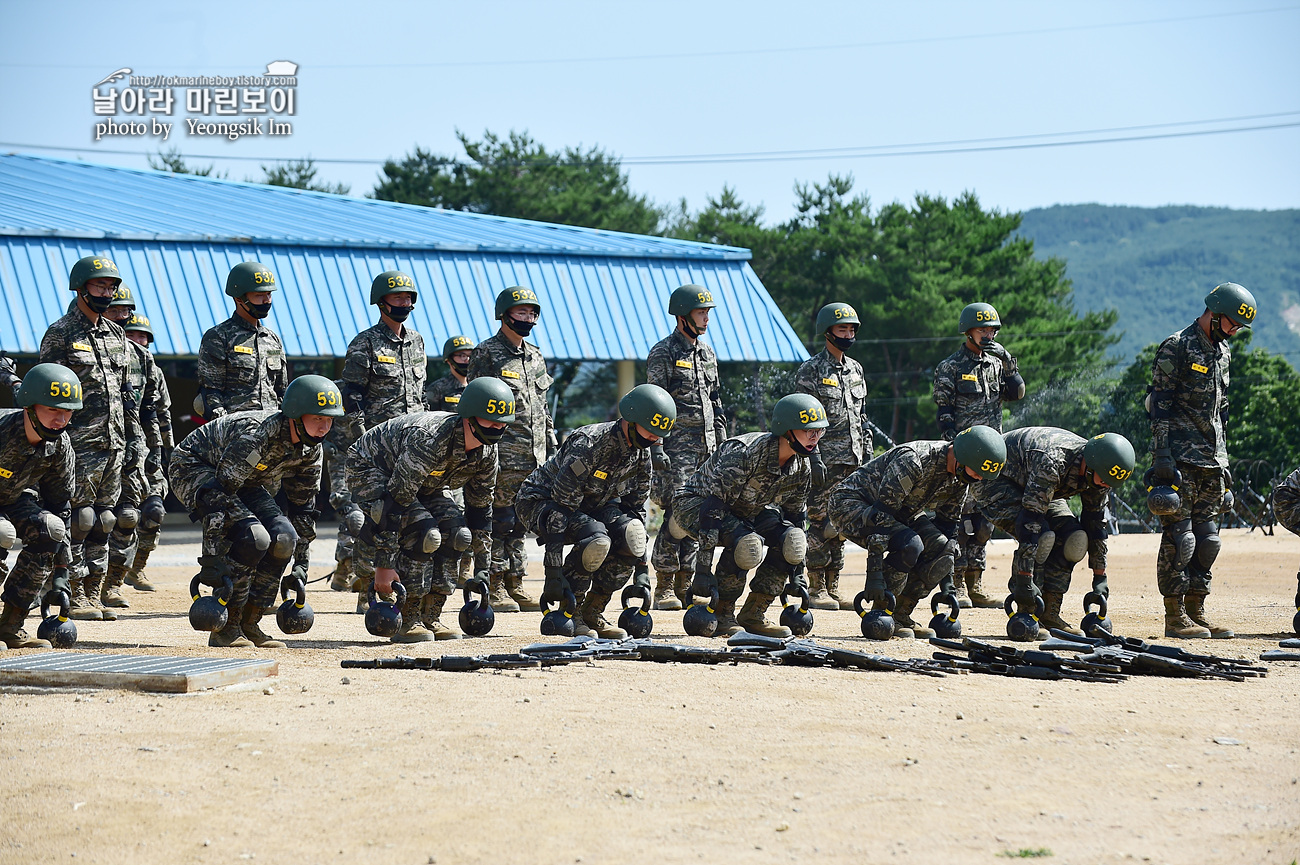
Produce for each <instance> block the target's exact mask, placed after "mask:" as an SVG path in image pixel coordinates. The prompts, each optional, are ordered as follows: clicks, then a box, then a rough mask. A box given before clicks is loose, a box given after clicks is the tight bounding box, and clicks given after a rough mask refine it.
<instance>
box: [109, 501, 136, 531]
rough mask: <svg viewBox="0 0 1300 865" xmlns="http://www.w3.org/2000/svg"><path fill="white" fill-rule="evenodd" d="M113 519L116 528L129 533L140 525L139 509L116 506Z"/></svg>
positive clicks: (128, 506)
mask: <svg viewBox="0 0 1300 865" xmlns="http://www.w3.org/2000/svg"><path fill="white" fill-rule="evenodd" d="M113 517H114V519H115V520H116V523H117V528H119V529H121V530H122V531H125V532H129V531H131V530H132V529H134V528H135V527H136V526H138V525H139V524H140V509H139V508H135V507H132V506H130V505H118V506H117V510H116V511H115V512H114V514H113Z"/></svg>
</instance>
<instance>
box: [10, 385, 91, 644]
mask: <svg viewBox="0 0 1300 865" xmlns="http://www.w3.org/2000/svg"><path fill="white" fill-rule="evenodd" d="M14 401H15V402H17V404H18V405H19V406H20V408H18V409H0V563H3V562H4V560H5V559H6V558H7V557H8V555H9V548H10V547H11V546H13V543H14V540H15V539H17V538H22V541H23V549H22V552H20V553H19V554H18V561H17V562H16V563H15V565H14V569H13V572H12V573H10V574H9V575H8V577H7V579H5V582H4V592H3V594H0V601H3V603H4V606H3V610H2V611H0V643H3V644H4V645H6V646H8V647H9V648H11V649H48V648H50V644H49V642H47V641H45V640H38V639H32V638H30V637H28V636H27V633H26V632H25V631H24V630H23V621H24V620H25V619H26V618H27V611H28V610H29V609H30V608H31V606H32V604H33V603H34V602H35V601H36V596H37V594H38V593H39V592H40V590H41V585H42V584H43V583H44V582H45V579H46V578H47V577H51V578H52V582H53V584H54V588H55V589H62V590H63V591H65V592H69V593H71V591H72V587H71V585H70V584H69V582H68V572H67V568H68V565H69V564H70V563H71V561H72V553H71V549H70V547H69V536H70V533H71V532H70V526H69V519H70V516H71V513H72V509H71V505H70V501H71V499H72V494H73V490H74V487H75V485H76V479H75V471H76V460H75V456H74V453H73V448H72V442H71V441H70V440H69V439H68V436H67V434H66V433H65V432H64V430H65V429H66V428H67V426H68V422H69V421H70V420H71V419H72V413H73V412H74V411H77V410H79V409H80V408H81V407H82V390H81V381H80V379H78V378H77V376H76V374H75V373H73V372H72V370H70V369H68V368H67V367H65V366H60V365H59V364H54V363H42V364H37V365H36V366H34V367H32V368H31V370H29V371H28V373H27V375H26V376H25V377H24V378H23V379H22V384H21V385H20V386H19V388H18V392H17V393H16V394H15V400H14ZM52 570H53V573H52V572H51V571H52Z"/></svg>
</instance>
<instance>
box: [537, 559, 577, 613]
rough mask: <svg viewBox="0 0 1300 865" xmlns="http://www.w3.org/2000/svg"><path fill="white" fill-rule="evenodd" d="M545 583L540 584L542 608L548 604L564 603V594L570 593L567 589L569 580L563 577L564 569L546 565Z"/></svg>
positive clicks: (568, 588)
mask: <svg viewBox="0 0 1300 865" xmlns="http://www.w3.org/2000/svg"><path fill="white" fill-rule="evenodd" d="M544 573H545V582H544V583H543V584H542V600H541V603H542V607H543V608H545V607H546V606H547V604H550V603H556V604H558V603H561V602H563V601H564V593H565V592H567V591H571V589H570V587H569V578H568V577H566V576H565V575H564V569H563V568H561V567H558V566H556V565H547V566H546V567H545V568H544Z"/></svg>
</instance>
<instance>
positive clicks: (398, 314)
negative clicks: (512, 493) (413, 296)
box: [379, 304, 415, 324]
mask: <svg viewBox="0 0 1300 865" xmlns="http://www.w3.org/2000/svg"><path fill="white" fill-rule="evenodd" d="M379 308H380V309H381V310H382V311H383V313H384V315H386V316H388V317H389V318H391V319H392V320H393V321H395V322H397V323H398V324H401V323H402V322H404V321H406V319H407V318H409V317H410V315H411V311H412V310H413V309H415V307H413V306H389V305H388V304H383V305H382V306H380V307H379Z"/></svg>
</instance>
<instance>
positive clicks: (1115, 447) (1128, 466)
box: [1083, 433, 1137, 485]
mask: <svg viewBox="0 0 1300 865" xmlns="http://www.w3.org/2000/svg"><path fill="white" fill-rule="evenodd" d="M1083 460H1084V462H1086V463H1087V464H1088V468H1089V469H1091V470H1092V471H1093V472H1095V473H1097V474H1099V475H1101V476H1102V477H1103V478H1105V479H1106V483H1107V484H1110V485H1114V484H1117V483H1119V482H1121V481H1126V480H1128V479H1129V476H1130V475H1132V474H1133V466H1134V465H1136V464H1137V457H1136V456H1134V454H1133V445H1131V444H1129V440H1128V439H1126V438H1124V436H1122V435H1120V434H1119V433H1102V434H1101V435H1096V436H1093V437H1092V438H1090V439H1088V443H1087V444H1085V445H1084V446H1083Z"/></svg>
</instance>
